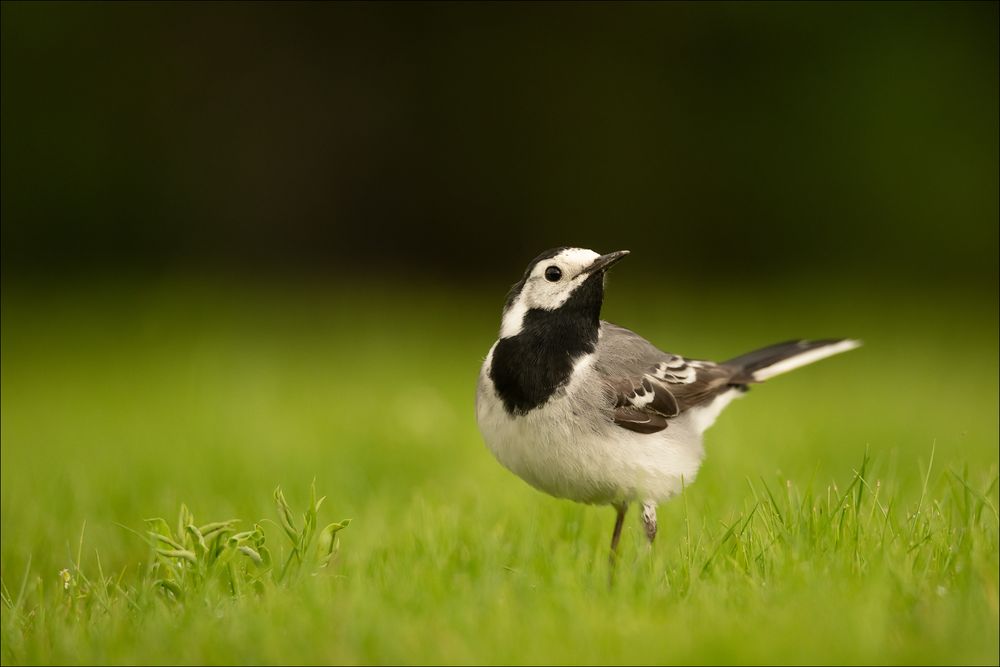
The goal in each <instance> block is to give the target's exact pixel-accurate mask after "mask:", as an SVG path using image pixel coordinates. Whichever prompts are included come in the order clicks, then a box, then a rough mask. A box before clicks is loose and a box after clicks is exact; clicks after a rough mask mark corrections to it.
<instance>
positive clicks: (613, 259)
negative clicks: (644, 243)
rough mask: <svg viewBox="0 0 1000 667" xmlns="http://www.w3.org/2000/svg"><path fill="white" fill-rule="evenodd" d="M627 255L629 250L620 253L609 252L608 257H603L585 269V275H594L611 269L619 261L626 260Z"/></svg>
mask: <svg viewBox="0 0 1000 667" xmlns="http://www.w3.org/2000/svg"><path fill="white" fill-rule="evenodd" d="M627 254H628V250H619V251H618V252H609V253H608V254H607V255H601V256H600V257H598V258H597V259H595V260H594V263H593V264H591V265H590V266H588V267H587V268H585V269H584V270H583V273H594V272H596V271H604V270H606V269H609V268H611V266H612V265H614V264H617V263H618V261H619V260H621V259H624V257H625V255H627Z"/></svg>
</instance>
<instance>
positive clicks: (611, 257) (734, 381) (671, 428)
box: [476, 247, 860, 565]
mask: <svg viewBox="0 0 1000 667" xmlns="http://www.w3.org/2000/svg"><path fill="white" fill-rule="evenodd" d="M627 254H628V251H627V250H622V251H619V252H613V253H609V254H607V255H598V254H597V253H596V252H594V251H592V250H585V249H582V248H566V247H563V248H554V249H552V250H549V251H547V252H544V253H542V254H541V255H539V256H538V257H536V258H535V259H534V260H532V262H531V264H529V265H528V268H527V270H526V271H525V272H524V277H523V278H521V280H520V281H518V282H517V283H516V284H515V285H514V286H513V287H512V288H511V290H510V292H509V293H508V294H507V301H506V303H505V304H504V309H503V319H502V320H501V325H500V338H499V339H498V340H497V342H496V343H494V344H493V347H492V348H490V351H489V354H487V355H486V360H485V361H484V362H483V366H482V369H481V371H480V373H479V386H478V388H477V392H476V418H477V420H478V422H479V429H480V431H481V432H482V434H483V438H484V439H485V441H486V444H487V446H488V447H489V448H490V450H491V451H492V452H493V454H494V455H495V456H496V458H497V459H498V460H499V461H500V463H502V464H503V465H504V466H505V467H507V468H508V469H510V470H511V471H512V472H514V473H515V474H516V475H518V476H519V477H521V478H522V479H523V480H525V481H526V482H528V483H529V484H531V485H532V486H534V487H535V488H537V489H539V490H541V491H544V492H546V493H549V494H551V495H553V496H556V497H558V498H569V499H571V500H575V501H577V502H582V503H589V504H609V505H612V506H614V508H615V509H616V510H617V517H616V519H615V528H614V532H613V533H612V537H611V562H612V565H613V564H614V561H615V558H616V554H617V549H618V540H619V538H620V537H621V530H622V522H623V521H624V519H625V512H626V510H627V509H628V505H629V503H632V502H635V503H641V504H642V524H643V527H644V528H645V531H646V537H647V538H648V539H649V542H650V544H652V542H653V539H654V538H655V537H656V507H657V505H658V504H659V503H661V502H663V501H666V500H667V499H669V498H670V497H671V496H673V495H674V494H676V493H678V492H679V491H680V490H681V486H682V484H686V483H690V482H691V481H692V480H693V479H694V477H695V474H696V473H697V472H698V468H699V466H700V465H701V461H702V459H703V458H704V456H705V451H704V449H703V447H702V434H703V433H704V431H705V429H707V428H708V427H709V426H711V425H712V423H713V422H714V421H715V419H716V417H718V416H719V413H720V412H721V411H722V409H723V408H725V407H726V405H728V404H729V402H730V401H731V400H732V399H733V398H735V397H736V396H739V395H740V394H741V393H743V392H745V391H746V389H747V385H748V384H752V383H756V382H763V381H764V380H767V379H770V378H772V377H774V376H775V375H780V374H781V373H786V372H788V371H790V370H793V369H796V368H799V367H800V366H805V365H806V364H811V363H812V362H814V361H818V360H819V359H823V358H824V357H829V356H831V355H834V354H837V353H839V352H845V351H847V350H851V349H853V348H855V347H857V346H858V345H860V343H859V342H858V341H855V340H849V339H828V340H817V341H806V340H796V341H789V342H787V343H779V344H777V345H771V346H770V347H765V348H763V349H760V350H757V351H755V352H749V353H747V354H743V355H740V356H738V357H735V358H734V359H730V360H729V361H726V362H723V363H713V362H711V361H697V360H694V359H686V358H684V357H680V356H677V355H675V354H669V353H667V352H662V351H660V350H659V349H657V348H656V347H655V346H653V345H652V344H651V343H650V342H649V341H647V340H646V339H644V338H642V337H641V336H639V335H638V334H635V333H633V332H631V331H629V330H628V329H624V328H622V327H619V326H616V325H614V324H611V323H610V322H604V321H602V320H601V303H602V301H603V300H604V276H605V272H606V271H607V270H608V269H609V268H610V267H611V266H612V265H613V264H615V263H616V262H618V261H619V260H620V259H622V258H623V257H625V256H626V255H627Z"/></svg>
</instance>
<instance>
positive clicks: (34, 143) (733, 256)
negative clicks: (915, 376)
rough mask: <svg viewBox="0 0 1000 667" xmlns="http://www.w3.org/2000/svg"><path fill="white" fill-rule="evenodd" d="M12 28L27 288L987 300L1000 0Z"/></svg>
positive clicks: (213, 10)
mask: <svg viewBox="0 0 1000 667" xmlns="http://www.w3.org/2000/svg"><path fill="white" fill-rule="evenodd" d="M2 11H3V15H2V56H3V57H2V75H3V84H2V118H3V128H2V142H0V144H2V213H3V235H2V249H3V258H2V259H3V267H4V273H5V276H6V277H7V278H8V279H10V278H11V277H12V276H17V277H20V276H25V275H38V274H43V275H52V274H56V273H68V274H79V273H81V272H83V273H86V272H97V273H105V272H111V273H117V272H118V271H119V270H128V271H134V270H136V269H139V270H142V271H153V272H157V271H173V270H175V269H185V270H186V269H188V268H192V267H194V268H197V269H199V270H201V269H213V270H214V269H219V268H223V267H224V268H226V269H227V270H228V269H234V270H236V271H243V270H250V271H254V272H265V273H270V272H272V271H275V272H282V271H300V270H303V269H304V270H307V271H310V272H315V271H329V272H332V273H334V274H340V275H347V276H349V277H354V278H358V277H363V276H364V275H376V274H377V275H380V276H390V277H394V276H410V277H412V276H414V275H417V274H419V273H430V274H433V275H434V276H435V277H438V278H442V277H443V278H447V277H450V276H455V275H458V276H460V279H461V280H462V281H464V282H477V281H479V280H480V279H484V278H487V277H488V278H489V279H490V280H491V281H492V280H494V279H495V278H497V277H500V278H502V279H503V280H508V279H509V280H508V282H509V281H512V280H513V279H514V278H515V277H516V274H517V272H519V271H520V270H521V268H522V266H523V265H524V264H525V263H526V261H527V260H528V259H530V258H531V257H532V256H534V255H535V254H536V253H537V252H538V251H540V250H542V249H543V248H546V247H550V246H553V245H563V244H574V245H583V246H587V247H593V248H596V249H598V250H601V251H608V250H612V249H617V248H629V249H632V250H633V251H634V252H635V256H634V258H633V260H632V265H633V267H634V268H633V270H634V271H642V270H645V271H650V272H657V273H659V274H661V275H664V276H665V277H668V278H682V279H685V280H687V281H701V280H713V279H715V278H716V277H718V279H719V280H729V279H731V278H732V277H745V276H752V275H760V276H765V277H768V278H771V277H777V278H783V277H794V276H797V275H804V274H810V273H822V274H826V275H828V276H833V277H835V278H836V277H841V276H842V277H844V278H851V277H855V278H856V277H859V276H860V277H861V278H862V280H863V281H867V280H872V279H875V280H878V279H886V280H894V281H900V282H911V281H913V282H916V283H934V284H940V283H941V282H942V281H944V282H946V283H961V284H969V285H971V284H976V283H978V284H979V285H980V286H981V287H982V286H985V287H986V288H987V289H989V290H991V291H995V283H996V277H997V220H998V207H997V201H998V200H997V192H998V191H997V182H998V130H997V126H998V83H997V82H998V78H1000V73H998V48H997V21H998V12H997V3H992V2H983V3H971V4H963V3H954V2H949V3H916V4H907V3H884V4H883V3H863V4H862V3H850V4H846V3H845V4H841V3H831V4H806V3H775V4H770V3H767V4H751V3H735V4H719V3H705V4H702V3H692V4H688V3H678V4H620V3H616V4H602V3H588V4H563V3H559V4H547V3H527V4H521V3H502V4H466V3H455V4H416V3H407V4H398V5H397V4H367V3H361V4H343V3H336V4H316V3H308V4H292V3H280V4H269V3H246V4H236V3H232V4H213V3H195V4H185V3H161V4H139V3H132V4H119V3H108V4H94V3H79V4H77V3H70V4H62V3H38V4H35V3H9V2H5V3H4V4H3V10H2ZM345 269H349V270H350V273H347V272H346V271H345ZM512 271H513V273H512ZM491 284H492V282H491Z"/></svg>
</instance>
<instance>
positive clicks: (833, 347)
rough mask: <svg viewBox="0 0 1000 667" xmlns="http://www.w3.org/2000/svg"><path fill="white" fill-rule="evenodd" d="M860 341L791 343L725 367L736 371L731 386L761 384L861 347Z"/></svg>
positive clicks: (834, 339)
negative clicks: (748, 383) (750, 383)
mask: <svg viewBox="0 0 1000 667" xmlns="http://www.w3.org/2000/svg"><path fill="white" fill-rule="evenodd" d="M860 345H861V341H859V340H852V339H850V338H828V339H826V340H790V341H788V342H785V343H778V344H777V345H771V346H769V347H765V348H762V349H760V350H754V351H753V352H748V353H746V354H741V355H740V356H738V357H736V358H734V359H730V360H729V361H727V362H725V363H724V364H723V365H724V366H729V367H731V368H734V369H737V373H736V375H734V376H733V380H732V381H733V383H734V384H735V383H747V382H763V381H764V380H769V379H771V378H773V377H774V376H775V375H781V374H782V373H787V372H788V371H793V370H795V369H796V368H800V367H802V366H805V365H807V364H811V363H813V362H814V361H819V360H820V359H826V358H827V357H832V356H833V355H835V354H840V353H841V352H847V351H848V350H853V349H854V348H856V347H860Z"/></svg>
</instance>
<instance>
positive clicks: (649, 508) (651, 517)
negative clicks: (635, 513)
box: [640, 500, 656, 548]
mask: <svg viewBox="0 0 1000 667" xmlns="http://www.w3.org/2000/svg"><path fill="white" fill-rule="evenodd" d="M640 517H641V518H642V527H643V528H645V529H646V538H647V539H648V540H649V546H650V548H652V546H653V540H655V539H656V503H655V502H653V501H651V500H647V501H646V502H644V503H643V504H642V514H641V515H640Z"/></svg>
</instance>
